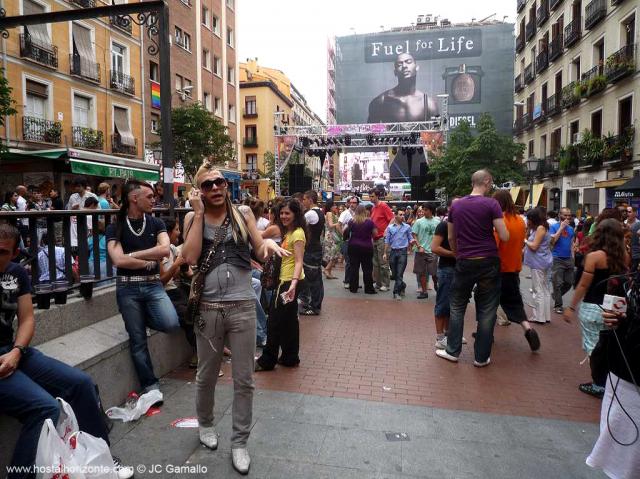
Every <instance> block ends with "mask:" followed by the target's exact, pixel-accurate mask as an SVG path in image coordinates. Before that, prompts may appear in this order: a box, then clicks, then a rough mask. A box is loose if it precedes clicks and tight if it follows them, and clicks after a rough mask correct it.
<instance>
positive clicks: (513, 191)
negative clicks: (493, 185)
mask: <svg viewBox="0 0 640 479" xmlns="http://www.w3.org/2000/svg"><path fill="white" fill-rule="evenodd" d="M509 193H511V199H512V200H513V202H514V203H515V202H516V201H518V195H519V194H520V186H514V187H512V188H511V190H509Z"/></svg>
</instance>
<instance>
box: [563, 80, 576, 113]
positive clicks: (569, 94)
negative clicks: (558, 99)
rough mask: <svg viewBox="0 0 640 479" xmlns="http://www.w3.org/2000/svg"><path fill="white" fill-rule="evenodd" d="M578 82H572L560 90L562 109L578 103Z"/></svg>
mask: <svg viewBox="0 0 640 479" xmlns="http://www.w3.org/2000/svg"><path fill="white" fill-rule="evenodd" d="M577 86H579V84H578V82H575V81H572V82H571V83H569V84H568V85H567V86H565V87H564V88H563V89H562V108H571V107H573V106H575V105H577V104H578V103H580V95H576V90H577V88H576V87H577Z"/></svg>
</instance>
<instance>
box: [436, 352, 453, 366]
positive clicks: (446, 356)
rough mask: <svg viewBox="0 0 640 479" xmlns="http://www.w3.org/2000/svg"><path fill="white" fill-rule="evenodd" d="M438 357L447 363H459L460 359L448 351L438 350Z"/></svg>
mask: <svg viewBox="0 0 640 479" xmlns="http://www.w3.org/2000/svg"><path fill="white" fill-rule="evenodd" d="M436 356H438V357H440V358H442V359H446V360H447V361H451V362H452V363H457V362H458V358H456V357H455V356H451V354H449V353H448V352H447V350H446V349H436Z"/></svg>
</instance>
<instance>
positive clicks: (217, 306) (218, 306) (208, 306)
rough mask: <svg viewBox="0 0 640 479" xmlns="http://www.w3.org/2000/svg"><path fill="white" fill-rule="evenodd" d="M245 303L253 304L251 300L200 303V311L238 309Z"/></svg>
mask: <svg viewBox="0 0 640 479" xmlns="http://www.w3.org/2000/svg"><path fill="white" fill-rule="evenodd" d="M247 303H251V304H253V303H255V301H254V300H253V299H247V300H245V301H216V302H212V301H200V311H220V310H223V309H231V308H239V307H240V306H244V305H246V304H247Z"/></svg>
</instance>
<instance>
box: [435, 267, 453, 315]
mask: <svg viewBox="0 0 640 479" xmlns="http://www.w3.org/2000/svg"><path fill="white" fill-rule="evenodd" d="M454 274H455V269H454V268H453V267H451V266H445V267H443V268H441V267H438V291H437V292H436V305H435V307H434V308H433V315H434V316H446V317H447V318H448V317H449V315H450V312H451V308H450V301H451V283H452V282H453V276H454Z"/></svg>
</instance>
